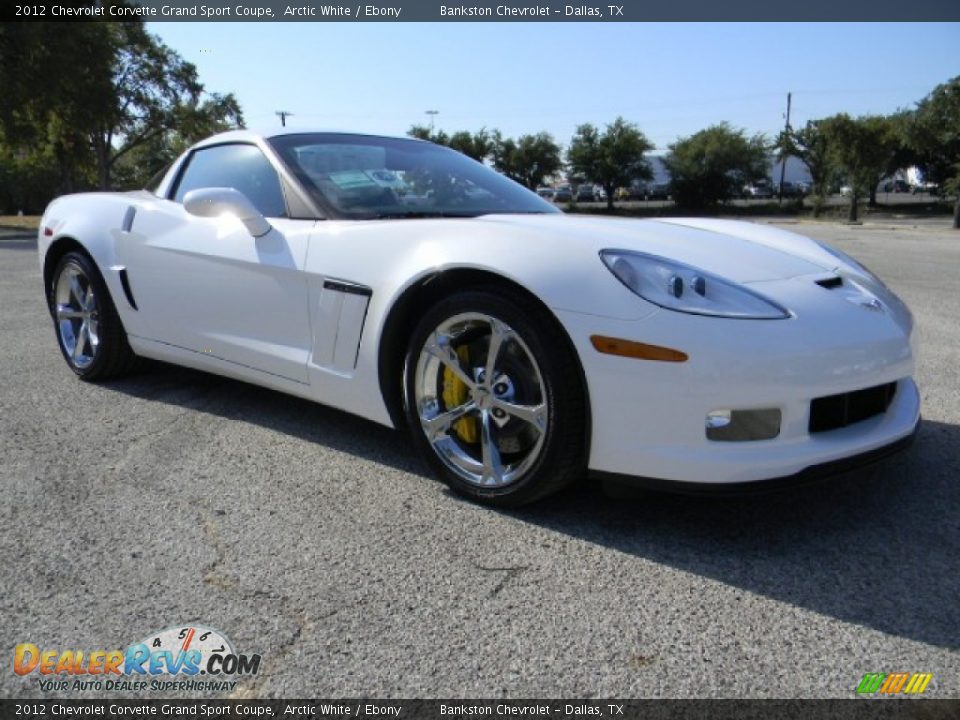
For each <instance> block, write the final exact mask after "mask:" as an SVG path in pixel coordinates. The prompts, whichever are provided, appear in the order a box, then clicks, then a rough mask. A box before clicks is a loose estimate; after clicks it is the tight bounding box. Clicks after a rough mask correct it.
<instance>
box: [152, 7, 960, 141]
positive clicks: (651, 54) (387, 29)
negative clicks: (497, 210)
mask: <svg viewBox="0 0 960 720" xmlns="http://www.w3.org/2000/svg"><path fill="white" fill-rule="evenodd" d="M149 29H150V31H151V32H153V33H155V34H157V35H159V36H160V37H161V38H162V39H163V40H164V42H166V43H167V44H168V45H170V46H171V47H173V48H174V49H176V50H177V51H178V52H179V53H180V54H181V55H182V56H184V57H185V58H186V59H188V60H190V61H191V62H193V63H195V64H196V65H197V67H198V69H199V72H200V78H201V80H202V81H203V82H204V84H205V85H206V86H207V88H208V89H210V90H213V91H217V92H234V93H235V94H236V95H237V96H238V98H239V99H240V102H241V104H242V106H243V109H244V112H245V114H246V119H247V124H248V126H250V127H273V126H278V125H279V118H277V117H276V116H275V115H274V111H276V110H289V111H292V112H293V113H294V116H293V117H291V118H289V119H288V121H287V122H288V125H289V126H294V127H304V128H306V127H321V128H333V129H344V130H357V131H361V132H374V133H389V134H403V133H404V132H406V130H407V128H409V127H410V125H412V124H414V123H422V124H425V123H428V122H429V118H428V117H427V116H426V115H425V114H424V113H425V111H426V110H437V111H439V114H438V115H437V116H436V125H437V127H438V128H443V129H444V130H447V131H456V130H461V129H466V130H477V129H479V128H481V127H484V126H486V127H488V128H499V129H500V130H502V131H503V132H504V133H505V134H506V135H509V136H516V135H520V134H523V133H531V132H538V131H540V130H546V131H548V132H550V133H552V134H553V135H554V137H555V138H556V139H557V140H558V141H559V142H560V143H561V144H563V145H566V144H567V143H568V142H569V139H570V136H571V135H572V134H573V132H574V130H575V128H576V126H577V125H578V124H579V123H583V122H592V123H594V124H597V125H603V124H604V123H607V122H610V121H611V120H613V119H614V118H615V117H616V116H617V115H623V116H624V117H625V118H627V119H628V120H630V121H632V122H635V123H637V125H638V126H639V127H640V129H641V130H642V131H643V132H644V133H645V134H646V135H647V137H648V138H650V140H651V141H652V142H653V143H655V144H656V146H657V147H658V148H659V149H665V148H666V146H667V145H668V144H669V143H671V142H673V141H675V140H676V139H677V138H678V137H681V136H685V135H690V134H692V133H694V132H696V131H697V130H700V129H702V128H704V127H707V126H708V125H711V124H713V123H717V122H721V121H724V120H725V121H728V122H730V123H731V124H733V125H734V126H736V127H741V128H745V129H746V130H748V131H749V132H751V133H754V132H762V133H767V134H768V135H771V136H772V135H775V134H776V132H778V130H779V129H780V128H781V127H782V126H783V113H784V111H785V105H786V94H787V91H791V92H792V93H793V113H792V122H793V124H794V125H798V124H802V123H803V122H805V121H806V120H808V119H812V118H817V117H824V116H826V115H830V114H833V113H836V112H841V111H844V112H849V113H851V114H854V115H859V114H869V113H888V112H892V111H894V110H896V109H897V108H900V107H909V106H911V105H912V104H913V103H914V102H915V101H917V100H919V99H920V98H921V97H923V96H924V95H925V94H926V93H928V92H929V91H930V90H931V89H932V88H933V87H934V86H936V85H937V84H938V83H941V82H944V81H945V80H947V79H949V78H950V77H953V76H956V75H960V24H956V23H939V24H934V23H927V24H923V23H857V24H840V23H837V24H818V23H795V24H764V23H742V24H739V23H730V24H727V23H719V24H709V23H705V24H694V23H678V24H657V23H489V24H488V23H423V24H420V23H349V22H340V23H302V24H301V23H296V24H294V23H282V22H277V23H206V22H194V23H151V24H149Z"/></svg>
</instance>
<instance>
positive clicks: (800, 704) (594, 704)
mask: <svg viewBox="0 0 960 720" xmlns="http://www.w3.org/2000/svg"><path fill="white" fill-rule="evenodd" d="M0 717H2V718H4V719H5V720H6V719H8V718H54V717H69V718H111V719H112V718H190V719H193V718H350V719H352V718H368V719H369V720H393V719H400V718H418V719H420V718H423V719H426V720H450V719H451V718H473V719H475V718H483V717H496V718H563V719H564V720H567V719H570V718H579V719H581V720H582V719H586V718H607V719H610V718H615V719H616V718H619V719H620V720H640V719H641V718H642V719H644V720H661V719H663V720H666V719H667V718H690V719H697V720H740V719H742V718H746V719H750V718H756V719H758V720H760V719H763V720H768V719H769V720H868V719H869V720H873V719H874V718H897V719H900V718H903V719H906V718H918V719H920V718H923V719H924V720H940V719H942V720H948V719H955V718H957V717H960V700H868V699H859V700H369V699H367V700H357V699H349V700H347V699H341V700H243V701H239V700H238V701H230V700H0Z"/></svg>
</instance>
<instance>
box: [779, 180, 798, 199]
mask: <svg viewBox="0 0 960 720" xmlns="http://www.w3.org/2000/svg"><path fill="white" fill-rule="evenodd" d="M780 185H781V184H780V183H776V184H775V185H774V186H773V196H774V197H780V191H781V188H780ZM803 195H804V192H803V191H802V190H801V189H800V185H799V184H797V183H792V182H790V181H789V180H785V181H784V182H783V197H785V198H798V197H803Z"/></svg>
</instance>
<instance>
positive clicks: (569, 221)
mask: <svg viewBox="0 0 960 720" xmlns="http://www.w3.org/2000/svg"><path fill="white" fill-rule="evenodd" d="M39 251H40V263H41V266H42V268H43V278H44V286H45V291H46V296H47V301H48V303H49V307H50V312H51V315H52V316H53V320H54V325H55V328H56V335H57V339H58V341H59V344H60V349H61V350H62V351H63V355H64V357H65V358H66V361H67V363H68V365H69V366H70V368H71V369H72V370H73V371H74V372H75V373H76V374H77V375H79V376H80V377H81V378H83V379H85V380H99V379H103V378H107V377H110V376H113V375H116V374H118V373H122V372H124V371H126V370H128V369H129V368H130V366H131V362H132V361H133V360H134V359H135V357H136V356H143V357H149V358H156V359H159V360H164V361H167V362H172V363H177V364H181V365H187V366H190V367H193V368H199V369H201V370H206V371H209V372H213V373H218V374H221V375H227V376H230V377H234V378H239V379H241V380H245V381H248V382H252V383H257V384H259V385H264V386H267V387H270V388H274V389H276V390H280V391H283V392H286V393H290V394H292V395H298V396H301V397H305V398H309V399H312V400H316V401H318V402H322V403H325V404H327V405H332V406H335V407H338V408H342V409H343V410H346V411H348V412H351V413H355V414H357V415H361V416H363V417H365V418H369V419H370V420H374V421H376V422H378V423H383V424H384V425H389V426H393V427H402V426H406V427H408V428H409V430H410V432H411V434H412V437H413V440H414V443H415V444H416V446H417V447H418V449H419V451H420V452H421V453H422V454H423V456H424V457H425V458H426V460H427V461H428V462H429V463H430V464H431V465H432V466H433V467H434V468H435V470H436V471H437V472H438V473H439V474H440V475H441V476H442V477H443V478H444V479H445V480H446V482H447V483H449V484H450V485H451V486H452V487H453V488H454V489H456V490H457V491H459V492H461V493H464V494H466V495H468V496H470V497H473V498H475V499H478V500H481V501H483V502H487V503H491V504H497V505H518V504H521V503H526V502H530V501H533V500H536V499H538V498H541V497H543V496H545V495H547V494H548V493H550V492H552V491H554V490H557V489H558V488H560V487H562V486H564V485H565V484H567V483H568V482H570V481H571V480H573V479H575V478H577V477H580V476H582V475H584V474H585V472H586V471H588V470H589V471H591V472H592V473H593V474H600V475H604V474H606V475H611V476H616V477H623V476H628V477H631V478H633V479H635V480H637V481H640V480H645V481H646V483H647V484H653V485H656V486H663V487H671V488H675V489H681V490H684V489H687V490H694V489H696V490H701V489H711V488H712V489H730V488H737V489H741V488H743V487H745V486H746V487H769V486H770V484H769V483H767V482H764V483H760V482H759V481H769V480H771V479H784V478H788V479H796V478H801V479H803V478H807V477H809V476H812V475H819V474H823V473H825V472H828V471H835V470H841V469H846V468H848V467H851V466H853V465H855V464H858V463H860V462H865V461H867V460H872V459H875V458H877V457H880V456H881V455H885V454H887V453H889V452H891V451H893V450H895V449H898V448H900V447H903V446H905V445H906V444H907V443H908V442H909V441H910V440H911V439H912V437H913V435H914V433H915V430H916V428H917V425H918V423H919V417H920V401H919V395H918V392H917V387H916V385H915V384H914V381H913V379H912V378H911V375H912V373H913V366H914V350H913V347H912V344H911V342H912V340H911V338H912V326H913V319H912V317H911V314H910V312H909V310H908V309H907V308H906V307H905V306H904V304H903V303H902V302H901V301H900V300H899V299H898V298H897V297H896V296H895V295H894V294H893V293H892V292H891V291H890V290H889V289H888V288H887V287H886V286H885V285H884V284H883V283H882V282H881V281H880V280H878V279H877V278H876V277H875V276H874V275H873V274H872V273H870V272H869V271H868V270H867V269H866V268H864V267H863V266H862V265H860V264H859V263H857V262H856V261H855V260H853V259H851V258H850V257H847V256H846V255H844V254H843V253H841V252H839V251H837V250H834V249H832V248H830V247H827V246H825V245H823V244H819V243H817V242H815V241H813V240H810V239H808V238H806V237H802V236H800V235H795V234H792V233H787V232H782V231H780V230H776V229H772V228H769V227H761V226H758V225H754V224H748V223H740V222H731V221H720V220H703V219H670V220H644V221H639V220H627V219H614V218H596V217H584V216H579V217H577V216H568V215H565V214H563V213H561V212H558V211H557V210H556V209H555V208H554V207H553V205H551V204H550V203H549V202H547V201H545V200H543V199H541V198H539V197H537V195H536V194H535V193H533V192H529V191H527V190H526V189H524V188H522V187H520V186H519V185H517V184H515V183H513V182H512V181H510V180H508V179H506V178H504V177H502V176H501V175H499V174H497V173H496V172H494V171H493V170H490V169H489V168H487V167H485V166H484V165H482V164H480V163H477V162H474V161H472V160H470V159H468V158H466V157H465V156H463V155H461V154H459V153H457V152H455V151H453V150H450V149H447V148H443V147H438V146H436V145H433V144H431V143H427V142H422V141H419V140H412V139H409V138H387V137H374V136H369V135H358V134H344V133H324V132H299V131H284V132H281V133H277V134H269V135H264V134H257V133H253V132H249V131H236V132H230V133H225V134H221V135H217V136H215V137H212V138H210V139H208V140H205V141H203V142H201V143H199V144H197V145H196V146H194V147H193V148H191V149H190V150H189V151H187V152H186V153H184V155H183V156H182V157H180V158H179V159H178V160H177V161H176V162H175V163H173V165H172V166H171V167H170V168H169V169H167V170H166V171H164V172H163V173H161V174H160V175H159V176H158V177H157V178H156V179H155V180H154V181H152V182H151V183H150V185H149V187H148V188H147V189H145V190H143V191H139V192H129V193H91V194H82V195H72V196H67V197H63V198H59V199H57V200H55V201H54V202H53V203H51V204H50V206H49V207H48V208H47V210H46V212H45V214H44V216H43V220H42V222H41V227H40V234H39Z"/></svg>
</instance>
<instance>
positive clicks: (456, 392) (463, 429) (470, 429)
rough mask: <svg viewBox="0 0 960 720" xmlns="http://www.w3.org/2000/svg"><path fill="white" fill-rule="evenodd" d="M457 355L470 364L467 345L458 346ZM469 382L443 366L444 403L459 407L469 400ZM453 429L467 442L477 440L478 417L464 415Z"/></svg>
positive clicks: (448, 407) (465, 363)
mask: <svg viewBox="0 0 960 720" xmlns="http://www.w3.org/2000/svg"><path fill="white" fill-rule="evenodd" d="M457 357H458V358H460V361H461V362H462V363H463V364H464V365H465V366H469V362H470V351H469V350H468V349H467V346H466V345H461V346H460V347H458V348H457ZM469 394H470V393H469V391H468V390H467V384H466V383H465V382H463V380H461V379H460V378H458V377H457V376H456V375H455V374H454V372H453V370H451V369H450V368H448V367H444V368H443V404H444V405H445V406H446V407H447V409H451V408H455V407H459V406H460V405H463V404H464V403H465V402H466V401H467V397H468V396H469ZM453 431H454V432H455V433H456V434H457V435H458V436H459V437H460V439H461V440H463V441H464V442H466V443H475V442H477V419H476V418H472V417H462V418H460V419H459V420H457V421H456V422H455V423H454V424H453Z"/></svg>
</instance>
